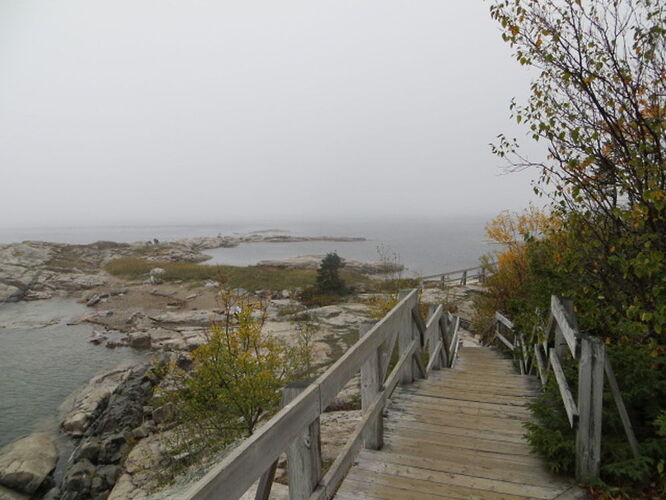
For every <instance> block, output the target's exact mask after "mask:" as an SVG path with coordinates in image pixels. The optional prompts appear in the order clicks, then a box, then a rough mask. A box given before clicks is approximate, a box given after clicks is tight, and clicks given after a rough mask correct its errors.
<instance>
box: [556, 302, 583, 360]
mask: <svg viewBox="0 0 666 500" xmlns="http://www.w3.org/2000/svg"><path fill="white" fill-rule="evenodd" d="M550 311H551V313H552V314H553V318H554V319H555V321H557V325H558V326H559V327H560V331H561V333H562V335H563V337H564V340H565V341H566V343H567V345H568V346H569V351H570V352H571V355H572V356H573V358H574V359H577V351H576V343H577V342H578V336H579V335H580V334H579V333H578V330H577V329H574V328H573V326H572V325H571V323H570V321H569V318H568V314H567V310H566V307H565V306H564V304H563V303H562V300H561V299H560V298H559V297H556V296H555V295H553V296H551V298H550Z"/></svg>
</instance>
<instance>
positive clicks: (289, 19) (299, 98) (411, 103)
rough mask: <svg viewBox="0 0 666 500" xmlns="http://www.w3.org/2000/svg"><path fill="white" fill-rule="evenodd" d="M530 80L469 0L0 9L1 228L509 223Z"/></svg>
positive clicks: (523, 187) (7, 3)
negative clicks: (515, 119)
mask: <svg viewBox="0 0 666 500" xmlns="http://www.w3.org/2000/svg"><path fill="white" fill-rule="evenodd" d="M529 77H530V75H529V74H528V73H527V72H526V71H525V69H523V68H520V67H519V66H518V65H517V63H515V61H513V60H512V59H511V57H510V50H509V48H508V47H507V46H505V44H504V42H502V40H501V37H500V35H499V31H498V28H497V26H496V25H495V23H494V21H493V20H491V19H490V16H489V13H488V2H484V1H482V0H473V1H472V0H445V1H444V0H419V1H407V0H322V1H316V0H302V1H293V0H282V1H275V0H265V1H257V0H235V1H231V0H226V1H225V0H209V1H203V0H196V1H195V0H187V1H185V0H180V1H173V0H122V1H120V0H113V1H111V0H107V1H90V0H77V1H73V0H71V1H70V0H54V1H48V2H46V1H43V0H2V1H1V2H0V186H1V190H0V226H29V225H31V226H34V225H71V224H86V225H94V224H116V223H128V222H132V223H164V222H172V223H187V222H192V223H196V222H199V223H201V222H210V221H225V220H229V219H234V218H236V219H252V218H256V217H266V216H267V215H270V216H271V217H272V218H273V219H277V218H280V217H285V218H286V217H290V218H293V217H296V216H298V217H304V218H307V219H314V218H317V217H327V218H335V217H340V218H344V217H352V216H353V217H362V216H377V215H381V216H387V217H390V216H395V215H397V214H403V215H419V214H430V215H455V214H465V213H470V214H490V215H492V214H493V213H495V212H497V211H499V210H501V209H504V208H513V209H515V208H520V207H523V206H525V205H526V204H527V203H528V201H529V200H530V199H532V194H531V188H530V180H531V178H532V177H533V175H532V173H530V172H523V173H519V174H511V175H501V169H500V167H501V166H502V161H501V160H499V159H498V158H496V157H494V156H493V155H492V154H491V152H490V148H489V146H488V143H490V142H492V141H493V140H494V138H495V136H496V135H497V134H499V133H500V132H506V133H508V134H510V135H518V136H519V137H522V136H524V132H523V131H520V130H518V129H516V128H515V126H514V125H513V124H512V123H511V122H510V120H509V118H508V115H509V112H508V105H509V101H510V99H511V97H513V96H517V97H518V98H519V99H520V98H521V97H524V96H525V95H526V92H527V89H528V86H529Z"/></svg>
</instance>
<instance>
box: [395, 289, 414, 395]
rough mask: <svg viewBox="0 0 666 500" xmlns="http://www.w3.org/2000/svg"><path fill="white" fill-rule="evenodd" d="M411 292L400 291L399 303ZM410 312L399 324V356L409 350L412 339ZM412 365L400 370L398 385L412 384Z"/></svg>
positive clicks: (406, 364) (407, 310) (408, 310)
mask: <svg viewBox="0 0 666 500" xmlns="http://www.w3.org/2000/svg"><path fill="white" fill-rule="evenodd" d="M410 292H411V290H409V289H408V290H400V292H398V300H399V301H401V300H402V299H404V298H405V297H407V295H409V293H410ZM412 324H413V320H412V311H411V309H406V310H405V311H404V312H403V320H402V322H401V324H400V331H399V332H398V351H399V352H400V354H402V353H404V352H405V351H406V350H407V349H409V346H410V344H411V343H412V338H413V330H412ZM413 365H414V363H413V362H410V363H405V366H404V367H403V368H402V374H401V376H400V383H401V384H403V385H404V384H411V383H412V382H414V367H413Z"/></svg>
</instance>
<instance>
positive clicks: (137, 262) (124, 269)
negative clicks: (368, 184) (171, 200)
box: [105, 257, 370, 291]
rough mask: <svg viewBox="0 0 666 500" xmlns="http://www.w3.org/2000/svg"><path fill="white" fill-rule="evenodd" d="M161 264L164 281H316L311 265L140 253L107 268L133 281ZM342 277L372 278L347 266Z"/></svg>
mask: <svg viewBox="0 0 666 500" xmlns="http://www.w3.org/2000/svg"><path fill="white" fill-rule="evenodd" d="M155 267H160V268H162V269H164V271H165V273H164V274H163V275H162V276H161V279H163V280H164V281H185V282H201V281H206V280H214V281H219V282H220V283H222V284H223V285H224V286H226V287H230V288H244V289H246V290H250V291H255V290H261V289H271V290H282V289H294V288H306V287H308V286H312V285H313V284H314V282H315V276H316V274H317V273H316V271H314V270H311V269H282V268H277V267H264V266H248V267H235V266H215V265H207V264H197V263H192V262H153V261H148V260H144V259H139V258H136V257H122V258H120V259H116V260H113V261H111V262H109V263H108V264H107V265H106V266H105V269H106V271H107V272H108V273H109V274H112V275H113V276H117V277H119V278H124V279H128V280H133V281H139V280H144V279H146V278H148V274H149V273H150V270H151V269H153V268H155ZM341 276H342V278H343V279H344V280H345V281H346V282H347V283H349V284H350V285H358V284H366V285H367V284H368V283H369V282H370V280H369V279H368V278H366V277H365V276H363V275H362V274H359V273H356V272H353V271H346V270H343V271H342V272H341Z"/></svg>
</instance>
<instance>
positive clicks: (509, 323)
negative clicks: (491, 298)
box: [495, 311, 513, 330]
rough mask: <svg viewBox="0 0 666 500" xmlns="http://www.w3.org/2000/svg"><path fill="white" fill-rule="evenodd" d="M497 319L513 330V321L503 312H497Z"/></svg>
mask: <svg viewBox="0 0 666 500" xmlns="http://www.w3.org/2000/svg"><path fill="white" fill-rule="evenodd" d="M495 319H496V320H497V321H499V322H500V323H502V324H503V325H504V326H506V327H507V328H508V329H509V330H513V321H511V320H510V319H509V318H507V317H506V316H504V315H503V314H502V313H501V312H499V311H497V312H495Z"/></svg>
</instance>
